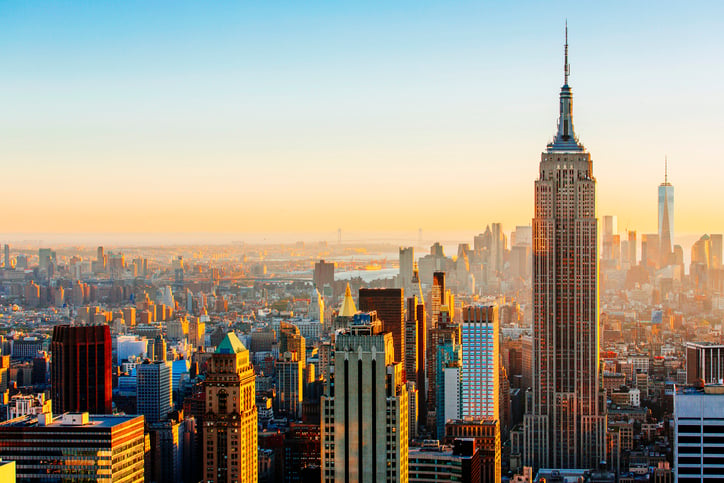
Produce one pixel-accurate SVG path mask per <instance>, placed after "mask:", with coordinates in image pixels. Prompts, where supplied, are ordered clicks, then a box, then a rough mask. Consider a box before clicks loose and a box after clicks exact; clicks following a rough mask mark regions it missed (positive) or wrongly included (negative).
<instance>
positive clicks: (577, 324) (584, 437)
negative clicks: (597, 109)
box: [523, 27, 606, 468]
mask: <svg viewBox="0 0 724 483" xmlns="http://www.w3.org/2000/svg"><path fill="white" fill-rule="evenodd" d="M564 66H565V67H564V68H565V74H564V75H565V77H564V78H565V82H564V84H563V87H562V88H561V94H560V118H559V120H558V133H557V134H556V136H555V138H554V140H553V142H551V143H550V144H549V145H548V148H547V149H546V151H545V152H543V153H542V154H541V162H540V174H539V178H538V180H537V181H536V182H535V218H533V384H532V394H531V395H530V396H529V397H528V398H527V408H526V415H525V434H524V441H523V445H524V447H523V453H524V454H523V458H524V464H525V465H526V466H533V467H534V468H546V467H547V468H595V467H596V466H597V465H598V463H599V462H600V461H601V460H603V459H605V434H606V416H605V404H603V402H602V401H601V398H600V397H599V374H598V366H599V359H598V348H599V341H598V285H597V277H598V248H597V247H598V244H597V235H598V229H597V222H598V220H597V219H596V180H595V178H594V177H593V172H592V164H591V154H590V153H588V152H587V151H586V150H585V148H584V147H583V145H582V144H580V143H579V142H578V138H577V137H576V135H575V132H574V131H573V108H572V103H573V96H572V94H571V88H570V87H569V86H568V75H569V65H568V28H567V27H566V47H565V64H564Z"/></svg>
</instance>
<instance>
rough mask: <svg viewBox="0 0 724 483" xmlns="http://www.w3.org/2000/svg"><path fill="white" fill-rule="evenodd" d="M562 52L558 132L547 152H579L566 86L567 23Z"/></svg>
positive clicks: (571, 95)
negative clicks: (561, 84) (561, 83)
mask: <svg viewBox="0 0 724 483" xmlns="http://www.w3.org/2000/svg"><path fill="white" fill-rule="evenodd" d="M564 52H565V53H564V63H563V87H561V96H560V115H559V118H558V132H557V133H556V137H555V138H554V139H553V142H552V143H550V144H549V145H548V152H581V151H584V150H585V149H584V147H583V145H582V144H580V143H579V142H578V138H577V137H576V133H575V132H574V130H573V93H572V92H571V88H570V87H569V86H568V76H569V75H570V74H571V66H570V64H569V63H568V22H566V43H565V49H564Z"/></svg>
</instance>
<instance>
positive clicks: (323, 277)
mask: <svg viewBox="0 0 724 483" xmlns="http://www.w3.org/2000/svg"><path fill="white" fill-rule="evenodd" d="M313 282H314V286H315V287H316V288H317V290H319V291H320V292H323V289H324V286H325V285H329V286H332V285H334V262H331V263H330V262H325V261H324V260H320V261H318V262H317V263H315V264H314V275H313Z"/></svg>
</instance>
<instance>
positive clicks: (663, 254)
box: [659, 159, 674, 267]
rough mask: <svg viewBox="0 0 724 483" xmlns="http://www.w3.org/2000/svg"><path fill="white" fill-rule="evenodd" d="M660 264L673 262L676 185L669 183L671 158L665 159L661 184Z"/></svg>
mask: <svg viewBox="0 0 724 483" xmlns="http://www.w3.org/2000/svg"><path fill="white" fill-rule="evenodd" d="M659 243H660V244H661V246H660V247H659V257H660V258H661V261H660V263H659V266H661V267H665V266H667V265H670V264H671V255H672V254H673V252H674V187H673V186H672V185H671V183H669V160H668V159H666V160H665V161H664V182H663V183H661V184H660V185H659Z"/></svg>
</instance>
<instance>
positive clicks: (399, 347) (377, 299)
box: [359, 288, 405, 369]
mask: <svg viewBox="0 0 724 483" xmlns="http://www.w3.org/2000/svg"><path fill="white" fill-rule="evenodd" d="M359 309H360V310H361V311H362V312H372V311H375V312H377V318H378V319H380V320H381V321H382V330H384V331H385V332H389V333H391V334H392V340H393V341H394V348H395V354H394V360H395V361H397V362H402V364H403V365H402V367H403V369H404V367H405V365H404V364H405V296H404V291H403V290H402V289H401V288H361V289H359Z"/></svg>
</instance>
